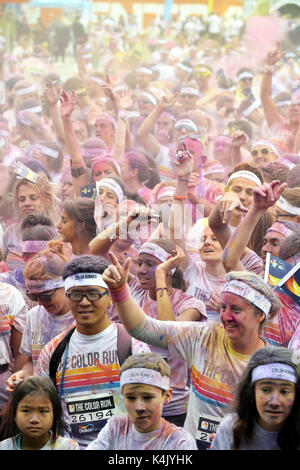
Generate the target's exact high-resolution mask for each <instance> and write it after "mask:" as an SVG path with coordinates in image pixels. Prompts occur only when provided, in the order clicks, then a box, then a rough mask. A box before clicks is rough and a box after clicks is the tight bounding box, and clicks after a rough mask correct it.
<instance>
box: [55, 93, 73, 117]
mask: <svg viewBox="0 0 300 470" xmlns="http://www.w3.org/2000/svg"><path fill="white" fill-rule="evenodd" d="M59 101H60V113H61V117H62V119H65V118H70V117H71V115H72V113H73V111H74V109H75V104H76V94H75V91H74V90H72V92H71V95H69V94H68V93H67V92H66V91H64V90H63V91H62V92H61V94H60V97H59Z"/></svg>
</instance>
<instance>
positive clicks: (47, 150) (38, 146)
mask: <svg viewBox="0 0 300 470" xmlns="http://www.w3.org/2000/svg"><path fill="white" fill-rule="evenodd" d="M34 147H35V148H36V149H38V150H40V151H41V152H42V153H43V154H44V155H48V156H49V157H52V158H58V155H59V151H58V150H54V149H52V148H50V147H47V146H46V145H42V144H35V146H34Z"/></svg>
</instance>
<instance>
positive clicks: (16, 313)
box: [0, 282, 27, 409]
mask: <svg viewBox="0 0 300 470" xmlns="http://www.w3.org/2000/svg"><path fill="white" fill-rule="evenodd" d="M26 313H27V308H26V305H25V301H24V298H23V296H22V294H21V293H20V292H19V291H18V289H16V288H15V287H14V286H11V285H10V284H6V283H4V282H0V365H1V366H2V365H4V364H8V370H7V371H5V372H3V373H1V374H0V409H1V408H2V407H3V406H4V405H5V403H6V401H7V398H8V393H7V391H6V380H7V379H8V377H9V376H10V375H11V374H12V373H13V368H14V358H13V355H12V350H11V346H10V341H11V333H12V328H15V329H16V330H17V331H18V332H19V333H23V330H24V327H25V319H26Z"/></svg>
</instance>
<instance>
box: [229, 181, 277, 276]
mask: <svg viewBox="0 0 300 470" xmlns="http://www.w3.org/2000/svg"><path fill="white" fill-rule="evenodd" d="M285 188H286V183H283V184H280V181H279V180H276V181H272V183H270V184H267V183H264V184H263V185H262V186H259V187H257V188H255V189H254V199H253V204H252V206H251V207H250V209H249V211H248V213H247V214H246V215H245V217H244V218H243V220H242V221H241V223H240V224H239V226H238V227H237V229H236V230H235V232H234V233H233V234H232V236H231V238H230V240H229V241H228V243H227V245H226V247H225V249H224V252H223V258H222V262H223V265H224V267H225V270H226V271H227V272H229V271H232V270H235V269H236V266H237V264H238V263H239V262H240V260H241V258H242V257H243V255H244V253H245V250H246V249H247V245H248V242H249V240H250V237H251V235H252V232H253V230H254V228H255V226H256V224H257V222H258V221H259V219H260V218H261V216H262V215H263V214H264V212H265V211H266V210H267V209H269V208H270V207H272V206H273V205H274V204H275V203H276V201H277V200H278V199H279V197H280V195H281V194H282V193H283V191H284V190H285Z"/></svg>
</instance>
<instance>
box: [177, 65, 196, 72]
mask: <svg viewBox="0 0 300 470" xmlns="http://www.w3.org/2000/svg"><path fill="white" fill-rule="evenodd" d="M177 67H178V68H179V69H182V70H184V71H185V72H189V73H192V71H193V69H192V68H191V67H187V66H186V65H184V64H181V63H179V64H177Z"/></svg>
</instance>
